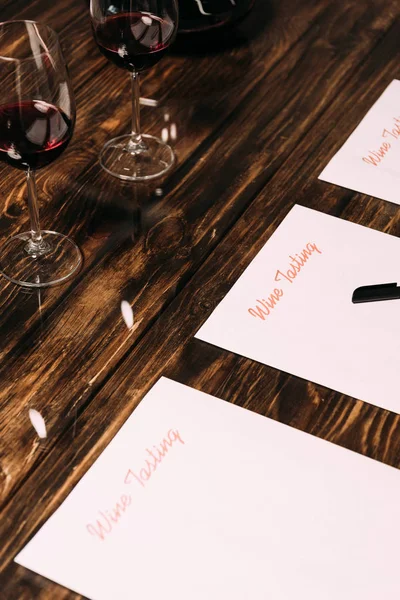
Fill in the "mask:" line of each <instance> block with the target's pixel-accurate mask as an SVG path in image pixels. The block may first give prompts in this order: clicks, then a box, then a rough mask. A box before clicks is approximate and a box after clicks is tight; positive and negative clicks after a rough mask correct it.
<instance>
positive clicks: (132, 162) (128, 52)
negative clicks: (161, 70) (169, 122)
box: [90, 0, 178, 181]
mask: <svg viewBox="0 0 400 600" xmlns="http://www.w3.org/2000/svg"><path fill="white" fill-rule="evenodd" d="M90 12H91V18H92V27H93V32H94V37H95V40H96V42H97V45H98V47H99V49H100V51H101V52H102V54H104V56H105V57H106V58H107V59H108V60H110V61H111V62H113V63H114V64H115V65H117V66H118V67H120V68H122V69H126V70H128V71H130V73H131V77H132V132H131V133H130V134H127V135H122V136H119V137H117V138H114V139H112V140H110V141H109V142H107V144H106V145H105V146H104V148H103V150H102V152H101V155H100V164H101V166H102V167H103V168H104V169H105V171H107V172H108V173H110V174H111V175H114V176H115V177H118V178H119V179H124V180H128V181H147V180H150V179H155V178H156V177H160V176H161V175H164V174H165V173H166V172H167V171H169V169H171V167H172V166H173V164H174V162H175V155H174V153H173V150H172V149H171V148H170V146H168V145H167V144H165V143H164V142H162V141H161V140H160V139H158V138H156V137H154V136H152V135H148V134H142V133H141V130H140V106H139V100H140V85H139V76H140V73H141V72H142V71H144V70H145V69H149V68H150V67H152V66H153V65H155V64H156V63H157V62H158V61H159V60H160V59H161V58H162V57H163V56H164V54H165V52H166V50H167V48H168V47H169V45H170V44H171V43H172V41H173V40H174V38H175V34H176V30H177V27H178V5H177V0H91V2H90Z"/></svg>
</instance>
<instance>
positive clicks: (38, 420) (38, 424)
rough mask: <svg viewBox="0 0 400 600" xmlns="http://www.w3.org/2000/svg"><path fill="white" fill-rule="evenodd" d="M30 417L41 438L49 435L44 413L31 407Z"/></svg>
mask: <svg viewBox="0 0 400 600" xmlns="http://www.w3.org/2000/svg"><path fill="white" fill-rule="evenodd" d="M29 418H30V420H31V423H32V425H33V427H34V429H35V431H36V433H37V434H38V436H39V437H40V438H46V437H47V430H46V423H45V422H44V419H43V417H42V415H41V414H40V413H39V412H38V411H37V410H35V409H34V408H30V409H29Z"/></svg>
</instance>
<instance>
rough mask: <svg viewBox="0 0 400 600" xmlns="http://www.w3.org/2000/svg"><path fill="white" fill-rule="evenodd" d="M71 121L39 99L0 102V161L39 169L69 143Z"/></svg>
mask: <svg viewBox="0 0 400 600" xmlns="http://www.w3.org/2000/svg"><path fill="white" fill-rule="evenodd" d="M72 131H73V123H72V121H71V119H69V118H68V117H67V115H66V114H65V113H63V111H62V110H60V109H59V108H57V107H56V106H53V105H52V104H47V102H43V101H42V100H27V101H24V102H20V103H17V104H3V105H0V160H2V161H4V162H6V163H8V164H9V165H11V166H12V167H17V169H25V170H26V169H28V168H29V169H40V168H42V167H45V166H46V165H48V164H49V163H51V162H53V160H55V159H56V158H58V157H59V156H60V154H61V153H62V152H63V151H64V150H65V148H66V147H67V146H68V143H69V141H70V139H71V137H72Z"/></svg>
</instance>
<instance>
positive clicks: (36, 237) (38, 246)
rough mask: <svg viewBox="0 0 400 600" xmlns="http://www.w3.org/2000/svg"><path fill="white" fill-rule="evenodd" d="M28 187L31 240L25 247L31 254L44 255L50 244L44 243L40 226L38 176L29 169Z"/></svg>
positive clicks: (27, 175) (27, 176)
mask: <svg viewBox="0 0 400 600" xmlns="http://www.w3.org/2000/svg"><path fill="white" fill-rule="evenodd" d="M26 182H27V187H28V211H29V218H30V221H31V239H30V240H29V242H28V244H27V245H26V247H25V250H26V251H27V252H28V253H29V254H32V255H34V254H43V253H45V252H46V251H48V244H46V242H44V241H43V238H42V232H41V230H40V224H39V207H38V202H37V188H36V174H35V171H32V170H31V169H28V171H27V172H26Z"/></svg>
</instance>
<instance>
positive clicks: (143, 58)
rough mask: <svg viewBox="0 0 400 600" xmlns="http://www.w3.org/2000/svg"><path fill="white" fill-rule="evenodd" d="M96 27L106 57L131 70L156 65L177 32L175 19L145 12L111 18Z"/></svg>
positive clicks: (98, 39)
mask: <svg viewBox="0 0 400 600" xmlns="http://www.w3.org/2000/svg"><path fill="white" fill-rule="evenodd" d="M93 28H94V36H95V39H96V42H97V45H98V46H99V49H100V51H101V52H102V53H103V54H104V56H105V57H106V58H108V60H110V61H111V62H113V63H115V64H116V65H117V66H118V67H121V68H122V69H128V70H129V71H143V70H144V69H148V68H149V67H152V66H153V65H155V64H156V63H157V62H158V61H159V60H160V59H161V58H162V57H163V56H164V54H165V51H166V50H167V48H168V46H169V44H170V42H171V40H172V38H173V35H174V32H175V24H174V23H173V22H172V21H171V20H166V19H160V18H159V17H155V16H154V15H152V14H150V13H143V12H142V13H140V12H136V13H134V12H132V13H120V14H117V15H114V16H112V17H107V18H106V19H105V20H104V21H102V22H101V23H99V24H97V25H96V26H94V27H93Z"/></svg>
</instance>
